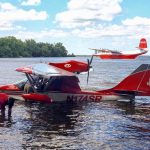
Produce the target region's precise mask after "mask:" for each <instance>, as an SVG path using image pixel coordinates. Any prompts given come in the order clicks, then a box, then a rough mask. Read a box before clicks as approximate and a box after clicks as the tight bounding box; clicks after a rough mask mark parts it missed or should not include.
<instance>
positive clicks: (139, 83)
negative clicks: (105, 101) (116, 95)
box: [113, 64, 150, 96]
mask: <svg viewBox="0 0 150 150" xmlns="http://www.w3.org/2000/svg"><path fill="white" fill-rule="evenodd" d="M113 90H114V91H117V92H129V93H130V92H134V93H135V95H138V96H150V64H142V65H141V66H139V67H138V68H137V69H136V70H135V71H134V72H132V73H131V74H130V75H129V76H128V77H126V78H125V79H124V80H123V81H122V82H120V83H119V84H118V85H117V86H115V87H114V88H113Z"/></svg>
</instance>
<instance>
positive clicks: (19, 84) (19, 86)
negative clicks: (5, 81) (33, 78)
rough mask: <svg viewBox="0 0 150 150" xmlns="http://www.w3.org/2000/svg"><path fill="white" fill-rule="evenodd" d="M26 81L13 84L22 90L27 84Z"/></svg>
mask: <svg viewBox="0 0 150 150" xmlns="http://www.w3.org/2000/svg"><path fill="white" fill-rule="evenodd" d="M27 81H28V80H27V79H23V80H20V81H18V82H16V83H14V84H15V85H16V86H17V87H18V88H19V89H22V90H23V89H24V85H25V84H26V83H27Z"/></svg>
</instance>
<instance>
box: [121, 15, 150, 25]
mask: <svg viewBox="0 0 150 150" xmlns="http://www.w3.org/2000/svg"><path fill="white" fill-rule="evenodd" d="M122 24H123V25H128V26H137V25H150V18H146V17H138V16H136V17H134V18H133V19H126V20H123V21H122Z"/></svg>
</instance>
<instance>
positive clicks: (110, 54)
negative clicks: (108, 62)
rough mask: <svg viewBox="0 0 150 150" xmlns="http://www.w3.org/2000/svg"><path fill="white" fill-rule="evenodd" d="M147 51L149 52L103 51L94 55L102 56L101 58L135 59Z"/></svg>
mask: <svg viewBox="0 0 150 150" xmlns="http://www.w3.org/2000/svg"><path fill="white" fill-rule="evenodd" d="M145 53H147V51H146V50H143V51H141V52H106V53H105V52H101V53H98V54H95V55H94V56H97V57H100V58H101V59H135V58H137V57H138V56H140V55H143V54H145Z"/></svg>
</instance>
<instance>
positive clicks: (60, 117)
mask: <svg viewBox="0 0 150 150" xmlns="http://www.w3.org/2000/svg"><path fill="white" fill-rule="evenodd" d="M87 58H88V57H87ZM87 58H86V57H75V58H9V59H7V58H1V59H0V70H1V72H0V84H6V83H13V82H16V81H18V80H20V79H23V78H24V75H23V74H20V73H18V72H15V71H14V70H15V68H17V67H20V66H25V65H30V64H34V63H39V62H49V61H52V62H58V61H65V60H69V59H76V60H83V61H86V60H87ZM143 63H150V57H147V56H145V57H139V58H138V59H136V60H100V59H98V58H94V60H93V68H94V71H93V72H90V79H89V84H88V85H87V84H86V77H87V75H86V74H85V75H80V76H79V78H80V85H81V87H82V88H83V89H90V90H98V89H106V88H110V87H113V86H115V85H116V84H117V83H119V82H120V81H121V80H122V79H123V78H124V77H126V76H127V75H129V74H130V73H131V72H132V71H133V70H134V69H136V68H137V67H138V66H139V65H140V64H143ZM0 149H2V150H3V149H4V150H5V149H6V150H12V149H13V150H15V149H17V150H22V149H29V150H30V149H33V150H34V149H35V150H38V149H40V150H41V149H43V150H44V149H62V150H66V149H71V150H72V149H75V150H149V149H150V97H136V100H135V104H130V103H128V102H127V101H124V102H120V101H119V102H100V103H94V102H88V103H82V104H76V105H73V104H66V103H63V104H49V105H48V104H39V103H26V102H23V101H17V102H16V103H15V106H14V108H13V112H12V117H8V116H7V114H6V116H5V117H2V116H1V115H0Z"/></svg>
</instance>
